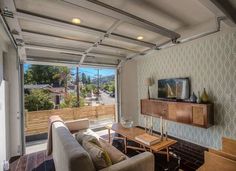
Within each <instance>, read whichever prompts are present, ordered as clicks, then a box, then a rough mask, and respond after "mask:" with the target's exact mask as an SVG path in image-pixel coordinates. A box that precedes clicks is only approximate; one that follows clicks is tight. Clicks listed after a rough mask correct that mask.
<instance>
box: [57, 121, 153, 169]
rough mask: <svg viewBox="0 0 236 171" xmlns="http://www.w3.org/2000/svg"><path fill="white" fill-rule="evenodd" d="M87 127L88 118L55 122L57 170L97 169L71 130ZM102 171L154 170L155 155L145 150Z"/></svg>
mask: <svg viewBox="0 0 236 171" xmlns="http://www.w3.org/2000/svg"><path fill="white" fill-rule="evenodd" d="M85 129H89V121H88V119H83V120H76V121H70V122H66V123H65V124H64V123H63V122H54V123H53V125H52V155H53V160H54V164H55V168H56V171H95V167H94V165H93V162H92V160H91V158H90V156H89V154H88V153H87V152H86V151H85V150H84V149H83V147H82V146H81V145H80V144H79V143H78V142H77V140H76V139H75V138H74V137H73V135H72V134H71V132H70V131H78V130H85ZM114 150H117V149H116V148H115V147H114ZM101 171H154V155H153V154H152V153H150V152H144V153H141V154H139V155H136V156H134V157H132V158H127V159H126V160H124V161H121V162H119V163H117V164H114V165H111V166H109V167H107V168H105V169H102V170H101Z"/></svg>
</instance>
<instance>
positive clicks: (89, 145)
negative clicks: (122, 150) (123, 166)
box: [82, 141, 112, 170]
mask: <svg viewBox="0 0 236 171" xmlns="http://www.w3.org/2000/svg"><path fill="white" fill-rule="evenodd" d="M82 146H83V147H84V149H85V150H86V151H87V152H88V153H89V155H90V157H91V159H92V161H93V164H94V166H95V168H96V169H97V170H100V169H103V168H106V167H108V166H111V165H112V162H111V159H110V157H109V155H108V153H107V152H106V151H105V150H104V149H102V148H101V147H100V146H98V145H97V144H95V143H93V142H90V141H82Z"/></svg>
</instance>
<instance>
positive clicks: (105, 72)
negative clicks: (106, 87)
mask: <svg viewBox="0 0 236 171" xmlns="http://www.w3.org/2000/svg"><path fill="white" fill-rule="evenodd" d="M30 66H31V65H30V64H24V71H27V70H28V69H29V67H30ZM98 69H99V75H101V76H102V77H103V76H109V75H115V69H107V68H89V67H80V68H79V72H80V73H85V74H86V75H89V76H91V77H94V76H97V74H98ZM71 73H72V74H75V73H76V68H75V67H73V68H71Z"/></svg>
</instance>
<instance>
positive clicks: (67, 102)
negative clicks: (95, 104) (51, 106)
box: [60, 93, 84, 108]
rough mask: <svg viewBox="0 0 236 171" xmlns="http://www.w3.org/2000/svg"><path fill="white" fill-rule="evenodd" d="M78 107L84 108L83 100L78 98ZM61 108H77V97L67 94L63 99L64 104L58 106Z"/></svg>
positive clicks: (73, 94)
mask: <svg viewBox="0 0 236 171" xmlns="http://www.w3.org/2000/svg"><path fill="white" fill-rule="evenodd" d="M79 102H80V107H82V106H84V98H82V97H80V100H79ZM60 107H61V108H71V107H77V97H76V94H75V93H68V94H66V95H65V97H64V102H62V103H61V104H60Z"/></svg>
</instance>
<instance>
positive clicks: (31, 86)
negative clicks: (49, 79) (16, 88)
mask: <svg viewBox="0 0 236 171" xmlns="http://www.w3.org/2000/svg"><path fill="white" fill-rule="evenodd" d="M45 88H52V86H51V85H49V84H26V85H24V89H45Z"/></svg>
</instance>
